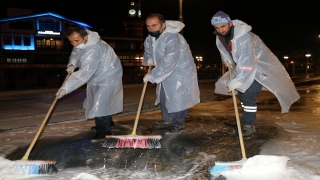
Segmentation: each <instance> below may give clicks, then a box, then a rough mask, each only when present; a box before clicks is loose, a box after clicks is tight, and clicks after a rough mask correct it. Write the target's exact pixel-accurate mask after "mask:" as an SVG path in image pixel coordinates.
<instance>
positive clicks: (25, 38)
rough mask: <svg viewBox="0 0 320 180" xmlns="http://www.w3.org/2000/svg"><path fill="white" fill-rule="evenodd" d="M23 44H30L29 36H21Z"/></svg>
mask: <svg viewBox="0 0 320 180" xmlns="http://www.w3.org/2000/svg"><path fill="white" fill-rule="evenodd" d="M23 45H25V46H30V45H31V38H30V37H23Z"/></svg>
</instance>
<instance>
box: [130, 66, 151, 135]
mask: <svg viewBox="0 0 320 180" xmlns="http://www.w3.org/2000/svg"><path fill="white" fill-rule="evenodd" d="M150 70H151V66H149V69H148V73H149V72H150ZM147 84H148V81H146V82H145V83H144V86H143V90H142V94H141V98H140V103H139V107H138V112H137V116H136V120H135V121H134V126H133V130H132V135H136V134H137V126H138V120H139V117H140V112H141V106H142V102H143V98H144V94H145V92H146V88H147Z"/></svg>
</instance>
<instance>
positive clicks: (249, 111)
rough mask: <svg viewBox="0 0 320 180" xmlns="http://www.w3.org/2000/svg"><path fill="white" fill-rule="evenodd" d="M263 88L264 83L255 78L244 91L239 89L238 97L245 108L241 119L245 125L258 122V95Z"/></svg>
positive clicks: (252, 124)
mask: <svg viewBox="0 0 320 180" xmlns="http://www.w3.org/2000/svg"><path fill="white" fill-rule="evenodd" d="M261 90H262V85H261V84H260V83H259V82H257V81H256V80H254V81H253V83H252V84H251V86H250V87H249V88H248V89H247V90H246V91H245V92H244V93H241V92H239V91H238V98H239V100H240V101H241V106H242V109H243V113H242V117H241V121H242V123H243V124H244V125H250V126H254V125H255V123H256V114H257V97H258V96H259V94H260V93H261Z"/></svg>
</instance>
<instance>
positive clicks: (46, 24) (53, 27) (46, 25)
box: [39, 19, 60, 32]
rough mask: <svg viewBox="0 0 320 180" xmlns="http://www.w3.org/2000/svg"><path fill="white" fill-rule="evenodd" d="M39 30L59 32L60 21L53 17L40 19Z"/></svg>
mask: <svg viewBox="0 0 320 180" xmlns="http://www.w3.org/2000/svg"><path fill="white" fill-rule="evenodd" d="M39 31H53V32H60V21H59V20H54V19H40V20H39Z"/></svg>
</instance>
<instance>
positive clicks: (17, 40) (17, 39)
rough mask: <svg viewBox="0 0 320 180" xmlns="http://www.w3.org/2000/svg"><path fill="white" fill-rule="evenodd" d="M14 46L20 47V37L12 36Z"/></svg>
mask: <svg viewBox="0 0 320 180" xmlns="http://www.w3.org/2000/svg"><path fill="white" fill-rule="evenodd" d="M13 43H14V45H21V36H13Z"/></svg>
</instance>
